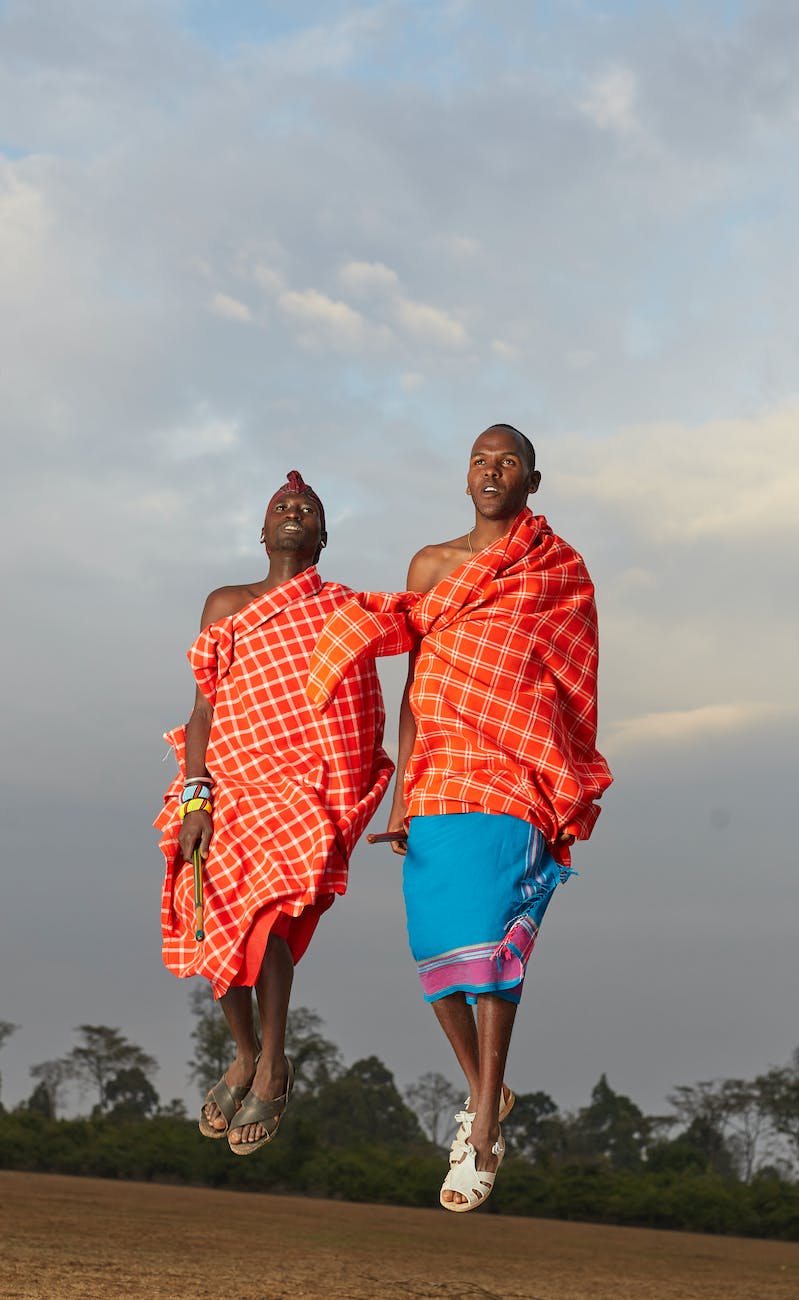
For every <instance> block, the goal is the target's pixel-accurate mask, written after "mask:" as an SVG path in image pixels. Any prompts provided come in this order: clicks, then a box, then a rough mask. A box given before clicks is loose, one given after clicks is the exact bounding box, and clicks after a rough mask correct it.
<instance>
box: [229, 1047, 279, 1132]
mask: <svg viewBox="0 0 799 1300" xmlns="http://www.w3.org/2000/svg"><path fill="white" fill-rule="evenodd" d="M288 1080H289V1070H288V1062H287V1061H286V1060H285V1058H284V1061H283V1065H282V1066H281V1067H280V1068H279V1069H278V1070H275V1069H274V1068H273V1067H272V1066H270V1064H269V1062H267V1061H263V1060H261V1061H260V1062H259V1064H258V1069H257V1070H256V1071H255V1077H254V1079H253V1081H252V1083H251V1084H250V1092H251V1093H252V1095H253V1096H254V1097H255V1098H256V1100H257V1101H263V1102H266V1101H272V1100H275V1101H277V1100H278V1099H279V1098H281V1097H282V1096H283V1095H284V1094H285V1092H286V1089H287V1088H288ZM275 1127H276V1125H274V1124H273V1125H272V1126H271V1130H270V1131H271V1132H274V1129H275ZM266 1136H267V1129H266V1127H265V1125H263V1124H260V1123H255V1124H242V1125H239V1126H238V1127H234V1125H233V1124H231V1126H230V1132H229V1134H228V1142H229V1143H230V1145H231V1146H232V1147H235V1146H239V1145H240V1144H241V1143H242V1142H258V1141H259V1140H260V1139H261V1138H263V1137H266Z"/></svg>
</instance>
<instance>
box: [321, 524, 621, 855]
mask: <svg viewBox="0 0 799 1300" xmlns="http://www.w3.org/2000/svg"><path fill="white" fill-rule="evenodd" d="M420 638H421V644H420V648H419V656H418V659H417V661H416V671H415V676H414V683H413V687H412V690H411V696H410V703H411V708H412V710H413V714H414V717H415V719H416V726H417V735H416V743H415V745H414V749H413V753H412V755H411V758H410V760H409V762H408V766H407V768H406V772H405V795H406V799H407V803H408V815H409V816H410V817H413V816H416V815H419V814H432V813H448V812H465V811H470V810H471V811H473V810H481V811H483V812H503V813H510V814H512V815H513V816H515V817H521V818H522V819H523V820H525V821H529V822H532V823H534V824H535V825H536V826H537V827H538V828H539V829H540V830H541V831H542V832H543V834H544V835H545V836H546V838H547V840H548V841H549V843H550V844H551V845H553V846H554V847H553V852H555V854H556V856H557V857H558V859H559V860H560V861H568V851H567V849H566V848H565V846H564V845H559V844H557V838H558V835H559V834H561V833H563V832H566V833H569V834H573V835H575V836H577V837H578V838H581V839H587V838H588V836H589V835H590V834H591V830H592V828H593V825H594V822H595V821H596V819H597V817H598V816H599V808H598V806H597V804H596V802H595V801H596V800H597V799H598V798H599V797H600V795H601V794H602V791H603V790H605V789H606V788H607V786H608V785H610V782H611V779H612V778H611V775H610V771H609V769H608V767H607V764H606V763H605V760H604V759H603V758H602V755H601V754H599V753H598V752H597V750H596V748H595V741H596V680H597V623H596V609H595V605H594V588H593V586H592V583H591V580H590V578H589V576H588V573H587V571H586V568H585V564H584V562H583V560H582V558H581V557H580V556H579V555H578V554H577V552H576V551H575V550H573V549H572V547H571V546H569V545H568V544H567V543H566V542H564V541H563V540H562V539H561V538H560V537H557V536H556V535H555V534H554V533H553V532H552V529H551V528H550V527H549V525H548V524H547V522H546V520H545V519H544V518H543V517H542V516H538V517H537V516H534V515H532V514H531V512H530V511H529V510H527V509H525V510H524V511H523V512H522V514H521V515H519V517H518V519H517V520H516V522H515V524H514V525H513V528H512V529H511V530H510V532H509V533H507V534H506V535H505V536H504V537H502V538H500V539H499V540H498V541H497V542H495V543H494V544H493V545H492V546H489V547H487V548H486V550H484V551H480V552H479V553H478V554H477V555H475V556H473V557H472V558H471V559H469V560H467V561H466V562H465V563H464V564H462V565H460V567H459V568H458V569H456V570H455V572H454V573H452V574H450V575H449V577H447V578H444V579H443V580H442V581H441V582H439V583H438V584H437V585H436V586H435V587H433V589H432V590H431V591H429V592H427V593H426V594H424V595H420V594H418V593H415V592H401V593H398V594H395V595H389V594H383V593H369V592H367V593H364V594H361V595H359V596H356V597H354V598H353V599H352V600H350V601H349V602H348V604H346V605H344V606H343V607H342V608H341V609H339V610H337V611H336V613H335V614H334V615H333V616H332V617H331V618H330V619H329V620H328V622H327V624H326V625H325V630H324V632H323V634H322V636H321V638H320V640H319V642H318V644H317V646H316V649H315V650H314V653H313V656H312V658H311V675H310V680H309V684H308V694H309V697H310V699H312V700H313V701H314V703H315V704H316V705H317V707H319V708H322V709H324V708H325V707H326V706H327V704H328V702H329V701H330V700H331V698H332V697H333V695H334V693H335V692H337V690H338V689H339V688H340V684H343V683H344V682H346V680H347V673H348V671H349V669H350V668H351V666H352V665H353V664H355V663H360V662H362V661H363V660H365V659H368V658H370V657H371V656H374V655H382V654H399V653H401V652H402V651H404V650H409V649H411V648H412V647H413V646H414V645H415V644H416V643H417V642H419V640H420Z"/></svg>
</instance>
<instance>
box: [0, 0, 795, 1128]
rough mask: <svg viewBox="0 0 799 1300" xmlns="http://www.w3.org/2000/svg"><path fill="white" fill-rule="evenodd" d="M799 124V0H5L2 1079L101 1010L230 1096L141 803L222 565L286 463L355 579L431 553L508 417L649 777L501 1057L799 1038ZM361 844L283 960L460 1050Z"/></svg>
mask: <svg viewBox="0 0 799 1300" xmlns="http://www.w3.org/2000/svg"><path fill="white" fill-rule="evenodd" d="M798 128H799V9H797V7H796V6H795V5H794V4H793V3H792V2H791V0H782V2H780V0H737V2H733V0H727V2H723V0H704V2H703V0H693V2H692V3H690V4H688V3H681V2H679V0H677V2H674V3H665V2H660V0H650V2H649V3H635V2H634V0H609V2H608V3H604V4H591V3H586V2H583V0H560V2H559V3H554V2H552V3H545V2H544V0H542V2H540V3H532V2H531V3H529V4H526V5H519V4H517V3H511V2H510V0H492V3H491V4H488V3H481V2H471V0H450V2H442V3H433V2H432V0H424V2H423V0H416V2H414V0H375V2H373V3H360V4H358V3H340V2H339V0H327V3H324V4H322V3H301V2H299V0H292V3H290V4H289V3H256V2H255V0H248V2H246V3H239V4H235V5H231V4H228V3H224V2H223V0H116V2H115V3H114V4H113V5H108V4H105V3H103V2H102V0H37V2H36V3H35V4H30V3H24V2H22V0H20V2H17V0H0V344H1V350H0V430H1V431H2V438H3V475H2V486H0V493H2V509H0V529H2V546H1V547H0V564H1V565H2V570H3V586H4V596H3V603H4V609H5V614H6V622H5V626H6V632H5V636H4V638H3V643H2V656H3V666H2V682H3V702H2V714H3V722H4V726H3V732H4V744H3V747H2V752H0V782H1V785H2V826H3V838H2V857H3V878H4V884H3V906H2V909H1V910H0V988H2V990H3V993H2V1000H1V1002H0V1019H5V1020H8V1021H11V1022H13V1023H15V1024H17V1025H18V1026H19V1028H18V1030H17V1031H16V1033H15V1034H14V1035H13V1036H12V1037H11V1038H10V1039H9V1040H8V1041H7V1042H6V1044H5V1046H4V1048H3V1050H2V1053H0V1071H2V1099H3V1102H4V1103H5V1104H6V1105H7V1106H9V1105H14V1104H16V1103H17V1102H18V1101H20V1100H22V1099H24V1098H26V1097H27V1096H28V1095H29V1093H30V1091H31V1089H32V1087H33V1084H32V1081H31V1079H30V1077H29V1074H28V1070H29V1068H30V1066H31V1065H33V1064H35V1063H37V1062H40V1061H43V1060H46V1059H51V1058H53V1057H57V1056H60V1055H62V1054H64V1053H65V1052H67V1051H68V1050H69V1048H70V1047H71V1046H72V1045H73V1043H74V1041H75V1036H74V1028H75V1026H77V1025H78V1024H81V1023H85V1022H88V1023H94V1024H107V1025H111V1026H115V1027H118V1028H120V1029H121V1030H122V1032H123V1033H124V1034H126V1035H127V1036H128V1037H129V1038H131V1039H132V1040H133V1041H134V1042H136V1043H139V1044H140V1045H141V1046H142V1047H144V1048H145V1049H146V1050H147V1051H148V1052H151V1053H152V1054H153V1055H154V1056H156V1057H157V1059H158V1061H159V1062H160V1071H159V1074H158V1076H157V1078H156V1084H157V1087H158V1090H159V1092H160V1094H161V1097H162V1099H163V1100H164V1101H167V1100H168V1099H170V1098H172V1097H183V1098H184V1099H185V1100H186V1102H187V1104H189V1105H190V1106H191V1108H192V1109H194V1108H195V1106H196V1104H197V1103H196V1097H195V1093H194V1089H193V1086H192V1085H190V1084H189V1081H188V1078H187V1071H186V1062H187V1060H188V1059H189V1057H190V1055H191V1043H190V1038H189V1034H190V1030H191V1027H192V1021H191V1015H190V1012H189V1005H188V986H187V984H186V983H185V982H183V981H178V980H176V979H175V978H174V977H173V976H172V975H171V974H169V973H168V972H167V971H166V970H165V969H164V968H163V966H162V963H161V958H160V936H159V902H160V884H161V877H162V862H161V857H160V853H159V850H158V847H157V835H156V833H155V832H154V831H153V830H152V829H151V822H152V819H153V817H154V816H155V815H156V813H157V811H158V808H159V806H160V801H161V796H162V791H163V789H164V788H165V787H166V785H167V784H168V782H169V781H170V780H171V779H172V775H173V772H174V761H173V759H172V758H171V756H167V755H166V747H165V745H164V743H163V740H162V735H163V732H164V731H166V730H168V729H169V728H171V727H172V726H174V725H175V724H176V723H179V722H180V721H182V720H185V718H186V717H187V715H188V712H189V710H190V707H191V702H192V698H193V686H192V681H191V675H190V671H189V668H188V665H187V662H186V658H185V651H186V649H187V647H188V646H189V644H190V643H191V641H192V640H193V638H194V636H195V634H196V631H197V628H198V625H199V616H200V610H201V608H202V604H203V601H204V598H205V596H206V594H207V593H208V591H210V590H211V589H212V588H214V587H216V586H218V585H220V584H222V583H229V582H244V581H248V580H257V579H258V578H259V577H261V576H263V574H264V571H265V565H264V557H263V553H262V551H261V550H260V548H259V545H258V536H259V530H260V525H261V521H262V517H263V510H264V506H265V503H266V501H267V500H268V499H269V497H270V496H271V494H272V492H273V491H274V490H275V488H276V487H277V486H278V485H279V484H280V483H281V482H282V481H283V479H284V477H285V474H286V472H287V471H288V470H289V469H291V468H294V467H297V468H299V469H300V470H301V471H302V473H303V475H304V476H305V478H306V480H307V481H308V482H309V483H311V484H313V486H314V487H315V488H316V490H317V491H318V492H319V493H320V495H321V496H322V497H323V500H324V502H325V506H326V512H327V518H328V524H329V533H330V540H329V545H328V548H327V550H326V551H325V553H324V556H323V561H322V564H321V566H320V567H321V570H322V573H323V576H325V577H328V578H330V579H334V580H337V581H341V582H345V583H348V584H349V585H351V586H353V587H356V588H363V589H378V590H397V589H402V588H403V587H404V583H405V576H406V571H407V565H408V561H409V559H410V557H411V556H412V555H413V553H414V552H415V551H416V550H418V549H419V547H420V546H422V545H424V544H426V543H429V542H435V541H442V540H444V539H446V538H450V537H453V536H456V535H458V534H462V533H464V532H465V531H466V530H467V528H468V527H469V526H470V524H471V523H472V522H473V515H471V514H470V511H469V502H468V500H467V498H466V496H465V492H464V488H465V474H466V466H467V461H468V454H469V449H470V447H471V443H472V441H473V439H474V438H475V436H476V435H477V434H478V433H479V432H480V431H481V430H482V429H483V428H485V427H486V426H487V425H489V424H491V423H493V422H495V421H506V422H510V423H512V424H514V425H516V426H517V427H519V428H521V429H522V430H523V431H524V432H525V433H526V434H527V435H528V436H529V437H530V438H531V439H532V440H533V441H534V443H535V444H536V448H537V451H538V463H539V467H540V469H541V471H542V484H541V489H540V491H539V494H538V496H537V497H536V499H535V505H536V510H537V511H540V512H542V513H543V514H545V515H546V517H547V518H548V520H549V522H550V523H551V525H552V526H553V528H554V529H555V530H556V532H558V533H560V534H562V535H563V536H564V537H566V538H567V539H568V540H569V541H570V542H571V543H572V544H573V545H574V546H575V547H576V548H577V549H578V550H579V551H580V552H581V553H582V554H583V555H584V557H585V559H586V562H587V564H588V567H589V569H590V571H591V574H592V577H593V579H594V581H595V583H596V587H597V597H598V607H599V617H600V629H601V631H600V643H601V667H600V736H599V747H600V749H601V750H602V751H603V753H604V754H605V755H606V756H607V758H608V761H609V762H610V764H611V766H612V768H613V771H614V775H615V783H614V785H613V786H612V788H611V789H610V790H609V791H608V793H607V795H606V797H605V799H604V800H603V804H604V808H603V813H602V816H601V817H600V819H599V822H598V824H597V827H596V829H595V831H594V834H593V836H592V839H591V840H590V842H588V843H587V844H583V845H580V846H578V849H577V850H576V851H575V855H574V856H575V862H574V865H575V866H576V868H577V870H578V871H579V876H578V877H576V878H572V879H571V880H569V882H568V883H567V884H566V885H564V886H563V888H562V889H560V890H559V891H558V893H557V895H556V897H555V899H554V901H553V903H552V905H551V907H550V909H549V912H548V914H547V918H546V921H545V923H544V926H543V928H542V934H541V939H540V942H539V944H538V946H537V948H536V951H535V954H534V956H533V958H532V962H531V966H530V969H529V972H528V979H527V985H526V989H525V996H524V1001H523V1004H522V1008H521V1010H520V1013H519V1017H518V1020H517V1027H516V1031H515V1035H514V1041H513V1046H512V1050H511V1059H510V1063H509V1068H508V1074H507V1077H508V1080H509V1082H510V1083H511V1085H512V1086H513V1087H514V1088H515V1089H516V1090H517V1091H518V1092H525V1091H533V1090H537V1089H542V1090H544V1091H546V1092H548V1093H550V1094H551V1095H552V1096H553V1097H554V1098H555V1099H556V1101H557V1102H558V1104H559V1105H560V1106H561V1107H562V1108H564V1109H574V1108H576V1107H578V1106H581V1105H584V1104H586V1103H587V1100H588V1097H589V1093H590V1090H591V1087H592V1086H593V1084H594V1083H595V1082H596V1080H597V1079H598V1077H599V1075H600V1074H601V1073H602V1072H605V1073H606V1074H607V1076H608V1079H609V1081H610V1083H611V1086H612V1087H613V1088H615V1089H616V1090H617V1091H619V1092H622V1093H625V1094H627V1095H629V1096H631V1097H633V1099H634V1100H635V1101H636V1102H637V1103H638V1104H639V1105H640V1106H641V1107H642V1109H644V1110H646V1111H648V1112H649V1113H658V1114H660V1113H663V1111H664V1109H665V1108H666V1101H665V1098H666V1096H667V1094H668V1092H669V1091H670V1090H671V1089H672V1088H673V1087H674V1086H675V1085H677V1084H680V1083H692V1082H695V1081H698V1080H700V1079H712V1078H720V1077H743V1078H751V1077H753V1076H754V1075H755V1074H757V1073H758V1072H760V1071H762V1070H764V1069H766V1068H767V1067H768V1066H769V1065H770V1064H779V1063H782V1062H785V1061H787V1059H788V1058H789V1056H790V1054H791V1052H792V1051H793V1049H794V1048H795V1047H796V1046H797V1044H799V1024H797V1018H796V1011H795V1008H796V1004H797V1000H796V985H797V957H796V942H795V918H796V914H797V904H798V903H799V887H798V886H797V873H796V856H797V855H796V848H795V837H794V833H793V829H794V828H793V808H794V805H795V801H796V789H797V776H799V770H798V769H799V763H798V762H797V749H798V747H797V713H798V712H799V708H798V706H799V699H798V697H797V691H796V687H795V680H796V678H795V664H796V659H797V650H799V646H798V645H797V641H798V640H799V637H798V636H797V617H796V576H795V575H796V560H797V552H798V551H799V512H798V511H797V508H796V502H797V499H799V439H797V424H798V423H799V378H798V376H799V366H798V365H797V362H798V361H799V316H798V315H797V307H796V304H797V301H799V271H798V270H797V267H798V265H799V263H798V262H797V258H796V231H797V229H799V179H797V170H796V165H795V164H796V140H797V129H798ZM380 672H381V678H382V680H383V683H384V687H385V694H386V703H387V709H388V715H389V721H388V729H387V743H388V747H389V748H390V749H391V750H392V752H396V723H397V709H398V703H399V694H400V686H401V682H402V679H403V676H404V670H403V667H402V665H401V664H400V663H399V662H398V661H383V663H382V664H381V667H380ZM387 811H388V809H387V805H384V807H383V809H382V810H381V811H380V812H378V814H377V817H376V819H375V822H374V823H373V829H382V827H383V825H384V823H385V818H386V816H387ZM350 879H351V884H350V892H349V893H348V895H347V897H346V898H345V899H343V900H339V901H338V902H337V904H336V906H335V907H334V909H333V910H332V912H331V913H330V914H329V915H328V916H326V917H325V918H324V921H323V922H322V924H321V926H320V928H319V931H318V933H317V936H316V938H315V940H314V944H313V945H312V947H311V949H310V951H309V952H308V954H307V956H306V957H305V958H304V959H303V961H302V962H301V963H300V964H299V966H298V968H297V972H296V978H295V992H294V1003H295V1004H296V1005H305V1006H309V1007H311V1008H313V1009H314V1010H316V1011H317V1012H318V1014H319V1015H321V1016H322V1017H323V1019H324V1022H325V1030H326V1033H327V1034H328V1036H329V1037H330V1038H332V1039H333V1040H334V1041H335V1042H336V1043H338V1044H339V1046H340V1047H341V1049H342V1052H343V1054H344V1057H345V1059H346V1060H347V1062H352V1061H353V1060H355V1059H358V1058H360V1057H364V1056H368V1055H371V1054H373V1053H374V1054H376V1055H377V1056H379V1057H380V1058H381V1059H382V1060H383V1061H384V1062H385V1063H386V1064H387V1065H388V1067H389V1068H390V1069H391V1070H392V1071H393V1073H394V1075H395V1077H396V1080H397V1082H398V1084H399V1085H400V1086H401V1087H405V1086H407V1085H408V1084H410V1083H412V1082H413V1081H414V1080H416V1079H417V1078H418V1077H419V1076H420V1075H421V1074H422V1073H424V1072H426V1071H429V1070H435V1071H439V1072H441V1073H443V1074H445V1075H446V1076H447V1077H449V1078H450V1079H451V1080H452V1081H453V1082H454V1083H457V1082H458V1075H457V1071H456V1069H455V1066H454V1062H452V1061H451V1060H450V1055H449V1049H448V1047H447V1045H446V1043H445V1041H444V1039H443V1037H442V1036H441V1035H440V1031H439V1030H438V1028H437V1026H436V1025H435V1022H434V1017H433V1015H432V1012H431V1010H430V1008H429V1007H427V1006H426V1005H425V1004H424V1003H423V1001H422V998H421V994H420V991H419V987H418V981H417V976H416V971H415V967H414V965H413V962H412V960H411V958H410V955H409V953H408V951H407V943H406V936H405V926H404V916H403V911H402V902H401V893H400V879H399V870H398V865H397V859H396V858H395V857H394V856H393V855H392V854H391V853H390V851H389V850H388V849H386V848H384V847H383V848H377V847H375V848H368V847H367V846H366V845H365V843H363V844H362V845H361V846H359V847H358V849H357V850H356V852H355V854H354V857H353V860H352V866H351V878H350ZM73 1104H74V1105H81V1104H82V1105H83V1106H84V1108H85V1106H86V1104H87V1100H86V1099H84V1100H83V1103H81V1102H80V1099H78V1098H75V1099H74V1101H73Z"/></svg>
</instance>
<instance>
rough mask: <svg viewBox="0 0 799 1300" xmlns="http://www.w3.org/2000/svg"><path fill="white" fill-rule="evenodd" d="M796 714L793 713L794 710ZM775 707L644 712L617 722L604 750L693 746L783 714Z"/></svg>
mask: <svg viewBox="0 0 799 1300" xmlns="http://www.w3.org/2000/svg"><path fill="white" fill-rule="evenodd" d="M793 711H794V712H796V710H793ZM783 712H784V710H783V709H782V708H781V707H780V706H779V705H777V704H768V703H756V702H749V703H739V704H707V705H703V706H702V707H700V708H696V709H677V710H671V711H667V712H663V713H647V714H643V715H642V716H641V717H637V718H627V719H624V720H622V721H621V722H619V723H617V724H616V726H615V727H612V728H611V729H610V731H609V733H608V740H607V744H606V748H607V750H608V752H609V753H612V754H619V753H620V752H621V751H623V750H628V749H634V748H650V749H651V748H662V747H663V746H669V745H695V744H698V743H699V742H701V741H703V740H706V739H708V738H712V737H714V736H726V735H730V736H731V735H735V734H736V733H741V732H745V731H747V730H748V729H750V728H751V727H753V726H757V725H759V724H761V723H763V722H770V721H771V720H772V719H775V718H777V717H779V716H781V715H782V714H783Z"/></svg>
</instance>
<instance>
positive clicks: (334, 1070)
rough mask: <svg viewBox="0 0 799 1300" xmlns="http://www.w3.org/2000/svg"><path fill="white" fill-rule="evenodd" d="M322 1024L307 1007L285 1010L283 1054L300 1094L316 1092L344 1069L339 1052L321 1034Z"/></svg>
mask: <svg viewBox="0 0 799 1300" xmlns="http://www.w3.org/2000/svg"><path fill="white" fill-rule="evenodd" d="M324 1023H325V1022H324V1020H323V1019H322V1017H321V1016H319V1015H317V1013H316V1012H315V1011H311V1009H310V1008H309V1007H295V1008H294V1010H293V1011H289V1016H288V1024H287V1025H286V1052H287V1054H288V1055H289V1056H290V1057H291V1059H292V1061H293V1062H294V1069H295V1071H296V1085H295V1086H296V1087H297V1088H298V1091H299V1092H300V1093H311V1094H314V1093H318V1092H319V1090H320V1088H324V1087H326V1085H327V1084H328V1083H332V1082H333V1081H334V1080H335V1079H338V1078H339V1077H340V1075H341V1073H342V1070H343V1068H344V1066H343V1062H342V1060H341V1053H340V1052H339V1049H338V1048H337V1047H336V1045H335V1043H331V1041H330V1039H329V1038H325V1036H324V1034H323V1033H322V1028H323V1026H324Z"/></svg>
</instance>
